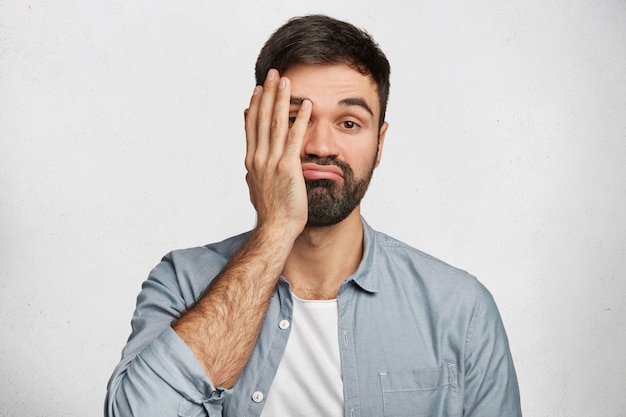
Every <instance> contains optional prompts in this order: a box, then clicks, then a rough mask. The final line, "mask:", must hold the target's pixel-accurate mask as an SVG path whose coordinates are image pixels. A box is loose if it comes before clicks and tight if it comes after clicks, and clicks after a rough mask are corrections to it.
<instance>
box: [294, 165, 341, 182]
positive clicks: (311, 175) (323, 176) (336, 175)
mask: <svg viewBox="0 0 626 417" xmlns="http://www.w3.org/2000/svg"><path fill="white" fill-rule="evenodd" d="M302 175H303V176H304V179H306V180H333V181H341V180H343V171H342V170H341V168H339V167H338V166H336V165H319V164H315V163H312V162H305V163H303V164H302Z"/></svg>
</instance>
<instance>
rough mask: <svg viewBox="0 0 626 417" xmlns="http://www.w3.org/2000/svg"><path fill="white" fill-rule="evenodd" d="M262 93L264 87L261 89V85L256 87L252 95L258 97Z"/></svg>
mask: <svg viewBox="0 0 626 417" xmlns="http://www.w3.org/2000/svg"><path fill="white" fill-rule="evenodd" d="M261 91H263V87H261V86H260V85H257V86H256V87H254V91H253V92H252V95H253V96H258V95H259V94H261Z"/></svg>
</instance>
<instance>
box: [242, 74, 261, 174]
mask: <svg viewBox="0 0 626 417" xmlns="http://www.w3.org/2000/svg"><path fill="white" fill-rule="evenodd" d="M261 94H263V87H261V86H260V85H257V86H256V87H254V91H253V92H252V97H251V98H250V106H249V107H248V108H247V109H246V110H245V111H244V121H245V130H246V159H245V165H246V169H250V166H251V163H252V158H253V156H254V153H255V152H256V142H257V132H256V128H257V117H258V113H259V103H260V102H261Z"/></svg>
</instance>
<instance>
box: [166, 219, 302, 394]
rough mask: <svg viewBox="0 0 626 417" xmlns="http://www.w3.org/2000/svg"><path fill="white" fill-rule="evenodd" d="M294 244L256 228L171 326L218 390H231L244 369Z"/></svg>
mask: <svg viewBox="0 0 626 417" xmlns="http://www.w3.org/2000/svg"><path fill="white" fill-rule="evenodd" d="M292 244H293V241H292V240H291V239H290V238H285V236H284V235H282V234H281V233H279V232H277V231H276V230H267V229H264V228H257V229H256V230H255V231H253V232H252V233H251V235H250V237H249V238H248V240H247V241H246V243H245V244H244V245H243V246H242V247H241V249H240V250H239V251H238V252H237V253H236V254H235V255H234V256H233V258H232V259H231V260H230V261H229V263H228V264H227V265H226V266H225V268H224V269H223V270H222V272H221V273H220V274H219V275H218V277H217V278H216V279H215V280H214V281H213V282H212V283H211V285H210V286H209V287H208V289H207V291H206V292H205V294H204V295H203V296H202V297H201V298H200V299H199V300H198V302H197V303H196V304H195V305H194V307H192V308H191V309H189V310H188V311H187V312H186V313H184V314H183V315H181V317H180V318H179V319H178V320H176V321H175V322H174V323H173V325H172V327H173V329H174V330H175V331H176V333H177V334H178V335H179V337H180V338H181V339H182V340H183V341H184V342H185V343H186V344H187V345H188V346H189V348H190V349H191V350H192V351H193V353H194V354H195V356H196V358H197V359H198V361H199V362H200V363H201V364H202V365H203V367H204V368H205V370H206V372H207V374H208V375H209V377H210V378H211V380H212V381H213V384H214V385H215V386H216V387H224V388H229V387H232V385H233V384H234V383H235V381H236V380H237V378H238V377H239V375H240V373H241V372H242V371H243V368H244V367H245V365H246V363H247V361H248V359H249V357H250V355H251V353H252V350H253V348H254V345H255V342H256V340H257V337H258V334H259V331H260V328H261V325H262V322H263V319H264V317H265V313H266V310H267V306H268V304H269V301H270V299H271V296H272V293H273V292H274V289H275V287H276V283H277V281H278V278H279V276H280V273H281V271H282V268H283V266H284V263H285V261H286V259H287V256H288V255H289V252H290V250H291V245H292Z"/></svg>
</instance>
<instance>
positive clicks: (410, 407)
mask: <svg viewBox="0 0 626 417" xmlns="http://www.w3.org/2000/svg"><path fill="white" fill-rule="evenodd" d="M379 376H380V384H381V388H382V393H383V415H384V417H409V416H415V417H421V416H424V417H439V416H441V417H453V416H460V415H461V398H460V394H459V386H458V378H457V372H456V365H452V364H449V365H446V366H442V367H439V368H428V369H416V370H407V371H400V372H381V373H380V374H379Z"/></svg>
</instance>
